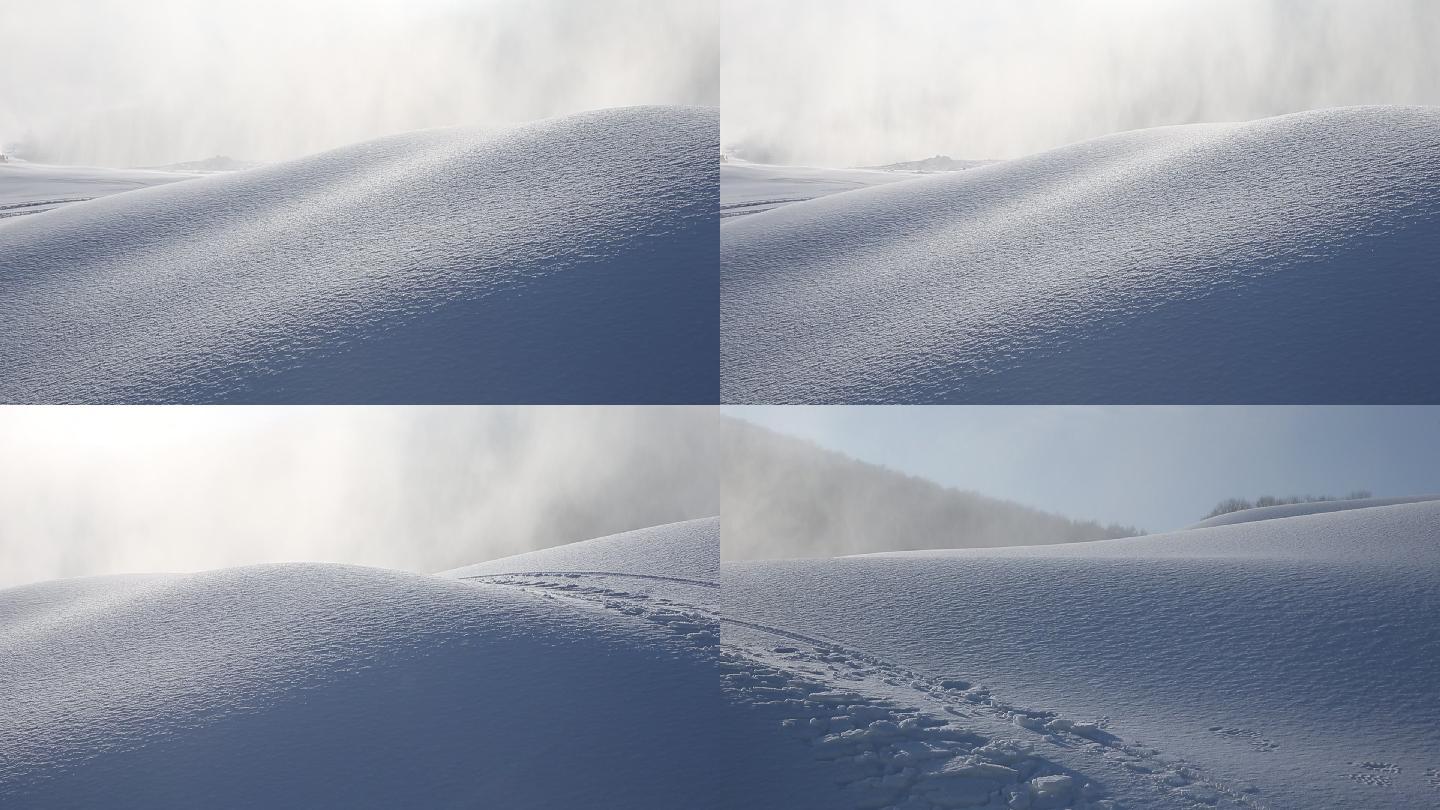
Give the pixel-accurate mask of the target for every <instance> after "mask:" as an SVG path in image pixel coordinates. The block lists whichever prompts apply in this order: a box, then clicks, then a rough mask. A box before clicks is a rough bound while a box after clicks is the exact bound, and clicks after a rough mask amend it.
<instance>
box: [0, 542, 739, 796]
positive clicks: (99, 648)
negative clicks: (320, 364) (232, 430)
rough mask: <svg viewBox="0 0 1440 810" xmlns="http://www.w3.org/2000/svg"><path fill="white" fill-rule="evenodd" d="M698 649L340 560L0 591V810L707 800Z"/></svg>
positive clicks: (583, 614) (657, 627) (713, 710)
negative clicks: (30, 809) (10, 809)
mask: <svg viewBox="0 0 1440 810" xmlns="http://www.w3.org/2000/svg"><path fill="white" fill-rule="evenodd" d="M672 612H673V611H672ZM662 618H663V617H662ZM695 635H696V634H695V633H693V632H691V633H689V634H688V635H687V634H686V633H682V632H678V631H677V630H676V629H675V628H672V627H669V626H667V625H666V624H665V623H664V622H662V621H657V620H653V619H649V618H648V617H646V616H645V615H642V614H640V613H639V612H638V611H637V612H636V613H626V612H623V611H619V610H606V609H604V608H603V607H601V606H600V605H598V604H592V603H587V602H583V601H581V600H577V599H560V598H549V597H547V595H546V594H544V593H543V592H537V591H535V590H533V589H526V588H523V587H512V586H505V585H500V584H492V583H483V582H479V583H477V582H468V583H467V582H458V581H454V580H450V579H445V578H441V577H431V576H420V575H414V574H404V573H398V572H389V571H382V570H377V569H366V568H356V567H348V566H336V565H318V564H307V565H272V566H258V567H250V568H238V569H229V570H223V571H215V572H210V573H203V574H195V575H176V576H163V575H162V576H126V577H105V578H92V579H79V580H64V581H59V582H52V583H45V584H40V585H32V586H25V587H20V588H11V589H8V590H0V661H3V662H4V663H3V665H0V692H3V694H4V695H5V696H6V697H5V701H4V703H3V705H0V804H3V805H4V806H6V807H17V808H18V807H98V806H105V807H145V808H170V807H175V808H180V807H187V808H188V807H196V806H204V807H297V806H305V807H375V808H382V807H387V808H388V807H460V806H465V807H475V806H494V807H517V808H554V807H613V808H671V807H680V806H685V807H691V806H704V807H715V808H717V810H718V809H719V808H724V807H728V806H729V805H728V804H727V803H726V802H725V801H724V800H723V798H722V789H723V782H722V781H721V774H719V773H718V772H717V770H716V767H715V764H716V761H717V752H716V750H715V749H714V748H713V745H712V743H711V742H710V741H709V740H708V739H707V737H706V735H705V734H704V733H703V731H704V729H705V728H706V727H708V726H715V725H717V723H718V719H719V716H720V715H719V711H720V709H719V707H720V703H719V692H718V689H717V687H716V680H715V669H714V654H713V641H711V642H709V643H708V644H707V643H696V641H695V640H694V638H693V637H694V636H695ZM711 636H712V637H713V633H712V634H711Z"/></svg>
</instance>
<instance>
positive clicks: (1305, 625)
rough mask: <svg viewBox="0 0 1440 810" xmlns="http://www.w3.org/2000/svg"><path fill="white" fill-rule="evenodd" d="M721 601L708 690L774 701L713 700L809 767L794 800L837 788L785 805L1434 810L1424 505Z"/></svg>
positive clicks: (899, 567) (779, 567) (941, 564)
mask: <svg viewBox="0 0 1440 810" xmlns="http://www.w3.org/2000/svg"><path fill="white" fill-rule="evenodd" d="M721 581H722V588H723V590H722V593H723V605H724V609H725V613H724V618H725V621H724V623H723V624H722V641H723V643H722V648H721V661H722V666H724V665H725V664H726V662H727V661H737V660H738V661H739V662H741V664H742V665H743V666H737V667H736V669H737V671H741V672H754V671H759V672H762V673H764V675H765V680H764V682H763V687H764V688H766V689H778V690H781V691H782V692H785V690H790V692H789V694H792V695H794V697H793V698H792V699H791V700H790V701H789V702H788V704H782V703H780V702H779V701H776V700H774V699H771V698H767V697H766V695H767V694H772V693H764V692H762V691H761V690H760V687H761V686H762V684H760V683H758V682H755V681H750V680H746V679H745V678H743V677H742V678H739V679H734V678H732V679H731V680H729V681H727V689H729V690H731V691H740V692H744V693H745V694H747V695H748V696H749V698H750V699H751V700H754V701H757V702H758V701H761V700H766V699H770V701H771V702H770V706H771V708H772V719H773V720H774V722H777V723H780V724H781V725H782V728H785V729H786V730H787V731H789V732H790V733H791V736H792V738H793V739H794V740H795V744H794V746H793V750H792V760H793V761H796V762H808V763H809V766H810V768H811V773H810V775H809V776H805V775H800V774H798V773H797V776H796V777H795V778H796V779H814V780H815V783H814V785H812V787H813V788H814V789H815V790H817V791H819V790H823V787H820V786H819V785H820V783H821V782H823V781H824V779H826V778H828V779H833V780H839V781H840V782H841V783H842V784H844V785H846V787H844V788H842V789H841V793H842V795H843V797H844V798H843V800H834V801H832V802H831V803H830V804H828V805H827V804H826V803H825V802H823V801H817V802H814V803H808V804H797V805H787V806H795V807H826V806H828V807H880V806H892V807H904V808H933V807H950V806H989V807H1004V806H1009V807H1017V808H1018V807H1028V808H1041V807H1072V808H1080V807H1091V808H1099V807H1126V808H1132V810H1133V809H1135V808H1171V807H1193V806H1218V807H1231V808H1234V807H1250V808H1283V807H1326V808H1336V810H1342V809H1350V808H1353V809H1354V810H1361V808H1372V807H1390V808H1417V809H1418V808H1430V807H1434V806H1435V804H1436V801H1437V799H1440V793H1437V791H1440V776H1437V774H1440V770H1437V769H1440V701H1437V700H1436V686H1435V684H1437V683H1440V621H1437V619H1440V501H1433V500H1431V501H1418V502H1410V503H1394V504H1389V505H1378V506H1368V507H1363V508H1353V509H1345V510H1340V511H1328V512H1320V511H1317V512H1313V513H1310V514H1302V515H1296V516H1292V517H1283V518H1278V517H1277V518H1272V519H1268V520H1257V521H1249V522H1242V523H1235V524H1232V525H1223V526H1216V527H1211V528H1201V529H1190V530H1184V531H1179V532H1173V533H1170V534H1166V535H1156V536H1152V537H1145V538H1124V539H1116V540H1103V541H1096V542H1090V543H1067V544H1061V545H1052V546H1028V547H1015V548H987V549H948V550H943V551H936V552H930V553H926V552H900V553H892V554H886V555H869V556H863V557H852V558H841V559H833V560H823V561H821V560H790V561H757V562H745V563H728V562H727V563H725V564H724V565H723V566H722V580H721ZM796 690H798V691H796ZM836 692H845V693H847V694H846V696H845V697H844V698H843V699H838V698H832V697H831V695H833V694H834V693H836ZM806 693H819V697H818V698H817V696H816V695H815V694H809V695H808V697H806V696H805V694H806ZM835 700H841V701H842V702H841V705H842V706H844V707H845V708H844V709H843V710H841V711H837V710H836V705H835V703H834V702H833V701H835ZM837 716H849V717H850V718H851V723H850V725H851V726H852V727H853V728H852V730H850V731H837V730H836V729H838V728H843V727H844V726H845V724H844V723H843V722H841V723H839V724H838V725H837V724H835V722H834V721H833V720H832V719H829V718H834V717H837ZM811 717H824V718H827V720H826V721H825V722H824V723H822V724H818V725H812V724H811V723H810V722H809V718H811ZM792 721H794V722H792ZM876 721H885V722H882V723H880V724H879V725H875V723H876ZM787 723H788V725H786V724H787ZM891 724H893V726H892V725H891ZM862 729H863V731H862ZM896 730H899V731H901V732H903V733H901V734H898V735H897V734H896ZM967 735H968V736H967ZM986 765H999V766H1003V767H1005V768H1009V769H1011V770H1013V771H1015V774H1013V775H1011V774H1008V773H1005V772H1003V771H998V770H994V769H987V768H985V767H984V766H986ZM777 767H779V766H777ZM816 769H819V773H815V770H816ZM959 774H964V775H963V776H960V775H959ZM1057 777H1068V781H1067V780H1066V779H1062V778H1057ZM952 786H953V787H952ZM797 792H800V793H803V792H804V791H797ZM967 803H968V804H967Z"/></svg>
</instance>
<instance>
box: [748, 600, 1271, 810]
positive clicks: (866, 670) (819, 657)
mask: <svg viewBox="0 0 1440 810" xmlns="http://www.w3.org/2000/svg"><path fill="white" fill-rule="evenodd" d="M721 622H722V626H723V625H724V624H731V625H735V626H738V627H745V628H747V629H750V630H754V631H758V632H761V633H766V634H769V635H774V636H777V637H780V638H784V639H789V640H791V641H797V642H801V643H804V644H809V645H811V646H812V647H814V653H813V654H808V653H805V652H802V651H801V650H799V649H796V648H793V647H785V646H779V647H775V648H772V652H775V653H779V654H781V655H786V656H789V657H790V659H791V660H792V661H798V662H816V661H824V662H830V663H832V664H841V665H842V667H843V669H837V671H838V672H839V673H840V674H839V675H837V679H842V680H851V681H855V680H863V679H864V678H865V677H866V676H874V677H877V678H879V679H880V680H881V681H883V683H885V684H887V685H890V686H898V687H908V688H909V689H912V690H914V691H916V692H918V693H921V694H922V695H924V696H925V698H927V699H928V700H931V701H939V702H940V703H941V704H942V705H943V706H944V708H945V711H946V712H947V713H949V714H951V715H953V716H956V717H965V716H974V715H973V712H974V711H975V710H980V711H985V712H987V713H989V714H991V715H993V716H995V717H998V718H999V719H1001V720H1004V721H1007V722H1009V723H1010V724H1011V725H1013V726H1014V727H1016V729H1017V731H1018V730H1024V731H1029V732H1033V733H1035V734H1038V735H1042V736H1041V739H1042V740H1043V741H1044V742H1047V743H1050V744H1053V745H1057V746H1061V747H1065V748H1073V747H1076V746H1091V747H1093V748H1095V749H1097V750H1102V751H1103V753H1104V755H1105V757H1106V759H1107V760H1109V761H1111V762H1114V763H1116V764H1118V765H1119V766H1120V767H1123V768H1125V769H1126V770H1129V771H1132V772H1134V773H1137V774H1141V775H1143V776H1146V777H1149V778H1150V779H1151V780H1152V781H1153V782H1155V783H1156V786H1157V788H1159V789H1160V790H1162V791H1165V792H1168V793H1170V794H1171V795H1174V796H1175V797H1176V798H1177V799H1182V800H1184V801H1186V802H1187V803H1191V804H1193V805H1196V806H1212V807H1213V806H1231V807H1244V808H1252V810H1269V808H1270V805H1269V804H1268V803H1266V802H1265V801H1263V800H1262V799H1260V797H1258V796H1256V795H1255V789H1254V788H1252V787H1248V786H1231V785H1228V784H1226V783H1224V782H1222V781H1220V780H1216V779H1213V778H1207V777H1205V776H1203V775H1202V774H1201V773H1200V771H1199V770H1198V769H1197V768H1196V767H1195V766H1193V765H1190V764H1189V763H1187V762H1186V761H1184V760H1183V759H1181V758H1178V757H1173V756H1169V755H1166V754H1164V753H1162V752H1161V751H1159V750H1158V749H1156V748H1153V747H1150V746H1146V745H1142V744H1141V743H1139V742H1128V741H1125V740H1123V739H1121V738H1120V737H1118V736H1116V735H1113V734H1111V733H1109V732H1108V731H1106V730H1105V729H1104V725H1105V723H1104V721H1101V722H1097V723H1085V722H1076V721H1074V720H1070V719H1066V718H1062V717H1060V716H1059V714H1058V713H1056V712H1053V711H1049V710H1037V709H1028V708H1024V707H1020V706H1017V705H1014V704H1011V703H1007V702H1004V701H1001V700H998V699H996V698H994V697H993V696H992V694H991V692H990V690H989V689H987V688H984V687H979V686H975V685H973V684H971V683H970V682H969V681H966V680H961V679H958V678H936V677H932V676H926V675H922V674H920V673H917V672H915V671H913V670H910V669H908V668H906V667H903V666H901V665H898V664H895V663H893V662H890V661H887V660H885V659H883V658H879V657H878V656H874V655H871V654H869V653H865V652H863V651H859V650H854V649H850V648H847V647H845V646H844V645H840V644H836V643H835V642H832V641H829V640H827V639H823V638H818V637H814V636H809V635H806V634H804V633H799V632H795V631H793V630H787V629H784V628H778V627H771V626H769V625H764V624H760V623H757V622H747V621H743V620H738V619H732V618H729V617H723V616H722V617H721ZM722 638H723V632H722ZM727 655H728V656H730V657H729V658H726V656H727ZM722 659H725V661H726V662H727V663H730V664H731V665H735V666H740V667H742V668H743V666H744V664H743V663H739V660H741V659H748V660H749V661H750V662H752V664H753V665H758V666H759V667H762V668H769V669H770V670H772V672H771V676H772V679H773V677H774V676H775V675H777V674H779V673H781V672H782V671H783V670H786V669H789V670H790V671H791V672H790V674H791V676H792V677H793V675H794V669H795V668H794V667H793V666H784V665H783V663H784V662H777V661H773V660H772V661H768V662H762V661H761V660H760V659H759V658H757V657H756V656H754V655H753V654H752V653H751V652H750V651H746V650H743V649H742V648H740V647H739V646H737V645H731V644H725V645H724V648H723V651H722ZM777 664H779V665H780V666H777ZM845 669H848V670H849V672H845V671H844V670H845ZM737 671H739V670H737ZM781 677H782V679H783V676H781ZM743 679H744V676H743V675H742V676H741V680H743ZM807 686H808V684H806V683H804V681H803V680H801V679H795V681H794V683H792V684H789V685H788V686H787V687H786V688H798V689H799V690H800V691H801V692H804V691H805V689H806V688H807ZM789 694H791V695H792V696H794V694H795V693H793V692H791V693H789ZM849 696H850V697H855V698H861V696H860V695H858V694H852V695H849ZM827 700H828V698H827ZM860 705H866V706H873V707H876V708H886V709H889V708H892V707H893V706H894V704H893V702H891V701H888V700H884V699H879V700H876V699H869V700H864V699H862V700H861V704H860ZM797 708H799V707H797ZM894 712H896V713H901V714H910V715H911V716H910V717H907V718H905V719H902V720H901V721H900V722H899V725H900V727H901V728H906V725H905V724H906V723H907V722H909V727H908V728H909V730H912V731H914V730H923V729H925V728H927V724H929V723H931V722H932V721H933V720H934V719H933V718H931V717H927V716H926V715H925V714H924V713H923V712H919V711H918V710H913V709H898V710H894ZM912 712H913V714H911V713H912ZM871 714H873V710H869V709H867V710H863V711H862V712H860V716H859V717H857V718H853V719H852V722H853V720H855V719H863V717H864V716H869V715H871ZM912 718H913V722H912ZM833 719H836V718H832V720H833ZM880 719H882V720H885V719H888V720H889V721H890V723H891V724H894V723H895V720H894V718H893V717H892V718H880ZM790 720H791V719H788V718H787V720H786V721H785V724H784V725H786V727H787V728H791V729H795V728H798V727H799V724H800V722H801V721H800V719H798V718H794V720H795V722H794V723H792V722H790ZM811 722H812V723H813V720H812V721H811ZM942 722H943V721H942ZM840 725H841V726H842V727H843V726H844V725H845V724H844V722H843V721H841V723H840ZM932 727H933V726H932ZM811 728H820V729H823V726H818V727H817V726H811ZM947 728H950V727H948V726H947ZM879 730H880V731H881V732H882V738H883V734H884V733H888V732H889V731H890V727H889V726H888V725H884V724H882V725H881V726H880V728H879ZM847 733H849V731H848V730H846V731H842V732H840V734H841V736H842V737H843V735H844V734H847ZM974 736H975V737H977V738H979V739H982V740H984V739H986V738H985V737H984V736H982V735H974ZM822 739H825V738H823V737H822ZM990 746H998V747H997V748H990ZM1030 750H1031V749H1030V747H1029V745H1028V744H1027V743H1019V744H1018V745H1016V744H1014V742H1013V741H993V742H991V741H987V742H986V745H985V746H982V747H980V748H977V749H975V750H973V751H971V752H970V755H969V756H968V757H967V758H966V763H967V764H965V765H963V766H962V768H961V770H965V769H969V768H972V767H976V768H978V767H980V766H983V765H986V764H989V765H1001V766H1005V767H1009V766H1010V765H1014V764H1016V763H1020V764H1026V761H1027V760H1029V764H1028V767H1029V768H1030V770H1031V772H1032V776H1031V777H1027V778H1026V779H1022V780H1017V782H1018V783H1017V784H1016V785H1014V786H1012V787H1009V788H1004V789H1002V790H1001V791H1000V792H999V793H996V794H994V795H989V796H988V797H983V798H984V800H983V801H977V802H973V803H961V804H947V803H946V802H945V800H944V797H943V794H942V795H937V796H936V797H935V798H937V799H940V801H934V802H932V803H931V804H928V805H927V804H924V803H919V802H918V801H917V800H918V799H920V798H921V797H917V796H913V795H908V796H906V797H904V798H902V797H899V796H896V798H897V799H898V800H897V801H896V802H893V803H890V804H874V803H872V802H862V803H860V804H857V806H864V807H895V808H905V810H910V808H911V807H915V808H926V807H932V806H933V807H950V806H984V805H985V804H987V803H990V802H991V801H992V800H996V801H999V800H1002V799H1006V798H1007V797H1008V799H1007V800H1004V801H1003V806H1006V807H1011V808H1017V810H1018V809H1019V808H1031V807H1034V808H1037V810H1038V809H1039V808H1046V807H1052V806H1053V807H1060V806H1071V807H1073V808H1075V810H1079V808H1083V807H1092V808H1097V810H1098V808H1106V807H1110V806H1112V803H1111V801H1110V800H1108V799H1104V798H1101V797H1102V796H1103V792H1101V791H1100V790H1099V789H1098V788H1094V787H1092V786H1090V785H1088V784H1076V783H1077V782H1079V781H1080V776H1079V775H1078V774H1075V773H1073V772H1069V773H1067V774H1061V775H1068V776H1070V777H1071V779H1072V782H1071V783H1069V785H1068V787H1069V788H1070V791H1071V793H1073V792H1074V789H1075V788H1077V787H1078V788H1079V790H1080V791H1081V795H1079V796H1073V795H1069V794H1063V791H1058V790H1051V791H1048V793H1051V794H1063V795H1040V794H1042V793H1047V791H1046V790H1044V789H1043V788H1042V789H1040V790H1038V791H1037V790H1036V788H1035V787H1034V786H1033V785H1031V788H1030V795H1029V796H1028V797H1026V796H1025V795H1024V793H1023V792H1021V791H1019V790H1017V788H1018V787H1020V786H1023V785H1025V784H1027V783H1029V782H1031V781H1033V775H1034V774H1037V773H1043V772H1044V771H1046V770H1052V771H1053V770H1054V769H1057V768H1059V767H1060V766H1058V765H1056V764H1055V763H1053V762H1050V761H1049V760H1047V759H1044V758H1043V757H1036V756H1034V755H1032V754H1031V753H1030ZM817 755H818V754H817ZM950 765H953V762H952V763H950ZM950 765H947V766H945V767H944V768H942V772H944V771H950V772H954V770H953V768H951V767H950ZM1047 766H1048V767H1047ZM1011 770H1018V772H1019V773H1020V774H1021V775H1022V776H1023V775H1024V774H1025V771H1024V770H1023V769H1014V768H1012V769H1011ZM902 772H903V771H902ZM993 773H1000V772H993ZM1002 775H1003V776H1009V774H1002ZM917 776H922V774H915V775H912V777H911V778H912V780H915V778H916V777H917ZM901 781H902V780H893V781H892V783H890V784H889V785H888V787H890V788H892V789H893V788H894V787H895V786H896V785H898V784H900V783H901ZM923 781H924V780H923V779H920V780H919V781H918V782H917V784H923ZM883 784H884V781H883V778H882V779H881V781H880V782H878V783H869V784H867V785H866V786H867V787H870V788H875V787H879V786H881V785H883ZM1044 784H1049V783H1042V785H1044ZM1057 784H1058V783H1057ZM1086 788H1090V790H1089V792H1088V793H1089V795H1085V790H1086ZM954 798H955V800H956V801H961V800H962V799H963V798H964V797H954ZM969 798H972V799H976V800H979V799H981V798H982V796H979V795H976V796H971V797H969ZM1061 799H1066V800H1074V801H1075V803H1073V804H1069V805H1064V804H1063V803H1062V804H1053V803H1052V802H1054V801H1059V800H1061ZM966 801H968V799H967V800H966ZM996 806H1001V805H996Z"/></svg>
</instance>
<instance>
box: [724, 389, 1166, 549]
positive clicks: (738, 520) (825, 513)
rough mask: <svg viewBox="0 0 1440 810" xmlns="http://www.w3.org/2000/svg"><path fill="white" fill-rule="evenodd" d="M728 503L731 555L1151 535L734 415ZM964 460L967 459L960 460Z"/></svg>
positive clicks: (729, 426) (727, 455) (728, 445)
mask: <svg viewBox="0 0 1440 810" xmlns="http://www.w3.org/2000/svg"><path fill="white" fill-rule="evenodd" d="M722 421H723V427H722V430H721V435H722V436H723V439H724V441H723V446H724V448H725V450H724V455H723V466H722V468H721V491H720V508H721V514H722V516H723V517H722V521H723V532H724V543H723V553H724V555H725V556H726V557H727V558H729V559H765V558H783V557H828V556H839V555H845V554H863V553H867V552H875V551H902V550H914V549H930V548H972V547H983V546H1008V545H1037V544H1041V543H1068V542H1074V541H1080V540H1101V539H1106V538H1112V537H1130V536H1134V535H1137V534H1141V532H1140V531H1139V530H1137V529H1136V528H1134V527H1133V526H1117V525H1110V526H1104V525H1101V524H1099V523H1096V522H1094V521H1077V520H1071V519H1069V518H1066V517H1063V516H1061V515H1055V514H1051V513H1048V512H1042V511H1040V510H1038V509H1032V508H1030V507H1028V506H1022V505H1021V504H1017V503H1012V502H1010V501H1005V500H1000V499H998V498H990V497H986V496H984V495H980V494H978V493H974V492H965V491H962V490H958V489H952V488H948V487H943V486H941V485H939V484H936V483H934V482H932V481H928V480H925V479H923V478H917V477H915V476H912V475H906V474H904V473H901V472H897V471H895V470H891V469H888V468H886V467H882V466H880V465H876V464H868V463H866V462H862V461H857V460H855V459H853V458H850V457H848V456H845V455H843V454H841V453H836V452H833V451H830V450H826V449H824V448H822V447H820V446H818V445H816V444H813V443H811V442H807V441H802V440H800V439H795V438H791V437H788V436H782V435H780V434H778V433H774V432H771V431H769V430H766V429H764V428H760V427H756V426H755V425H752V424H750V423H748V422H744V421H741V420H738V419H728V418H727V419H724V420H722ZM957 463H964V461H963V460H957Z"/></svg>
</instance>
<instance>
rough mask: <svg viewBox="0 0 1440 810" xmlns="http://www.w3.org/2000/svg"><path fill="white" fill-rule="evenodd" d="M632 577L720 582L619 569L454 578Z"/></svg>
mask: <svg viewBox="0 0 1440 810" xmlns="http://www.w3.org/2000/svg"><path fill="white" fill-rule="evenodd" d="M572 576H573V577H634V578H635V579H657V580H660V581H662V582H680V583H684V584H686V585H699V586H700V587H702V588H719V587H720V583H719V582H716V581H715V580H710V579H686V578H685V577H663V576H660V575H658V574H629V573H623V572H620V571H512V572H509V573H504V574H471V575H470V576H464V577H455V578H456V579H489V578H492V577H572Z"/></svg>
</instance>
